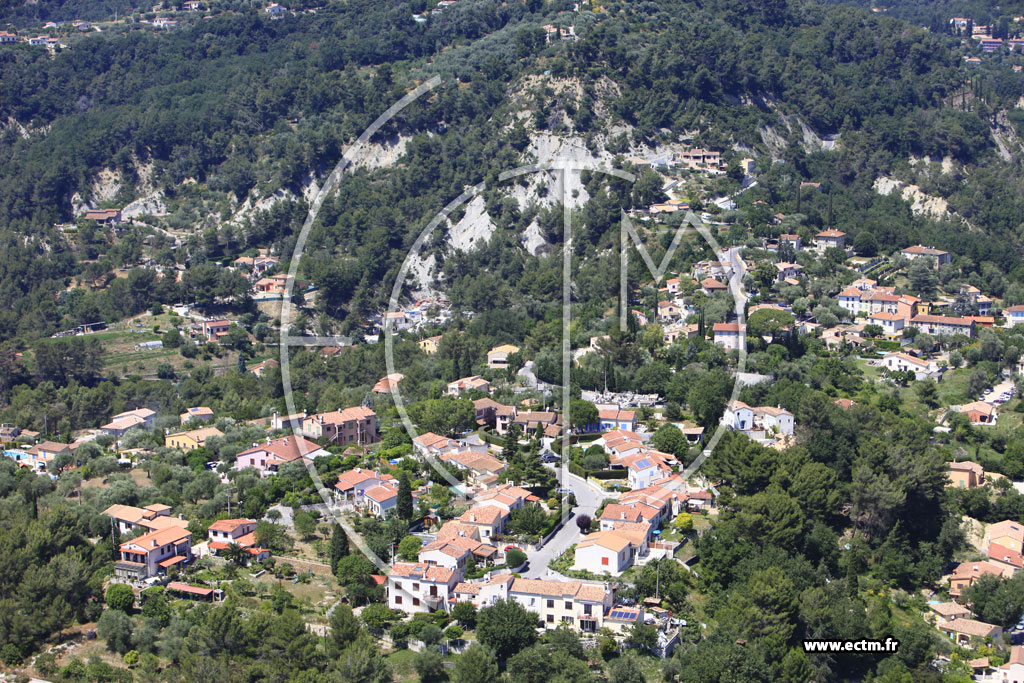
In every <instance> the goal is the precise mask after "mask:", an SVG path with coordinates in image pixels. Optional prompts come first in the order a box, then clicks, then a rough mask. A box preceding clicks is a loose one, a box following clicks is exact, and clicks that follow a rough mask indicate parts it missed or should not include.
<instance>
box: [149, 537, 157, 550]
mask: <svg viewBox="0 0 1024 683" xmlns="http://www.w3.org/2000/svg"><path fill="white" fill-rule="evenodd" d="M150 543H152V544H153V547H154V548H155V547H156V539H155V538H154V539H151V540H150Z"/></svg>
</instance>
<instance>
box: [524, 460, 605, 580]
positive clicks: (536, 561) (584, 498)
mask: <svg viewBox="0 0 1024 683" xmlns="http://www.w3.org/2000/svg"><path fill="white" fill-rule="evenodd" d="M559 471H561V472H562V475H561V477H560V479H561V483H562V487H564V488H567V489H572V491H573V493H574V494H575V495H576V507H575V508H573V512H574V513H575V514H574V515H573V516H572V517H571V518H569V519H568V520H567V521H566V523H565V526H563V527H562V528H561V529H559V530H558V533H556V534H555V536H554V538H552V539H551V540H550V541H548V542H547V543H545V544H544V547H543V548H541V549H540V550H538V551H537V552H533V553H527V556H528V557H529V558H530V567H529V569H527V570H526V571H525V572H523V576H524V577H527V578H531V579H540V578H545V577H547V576H548V575H549V574H552V572H551V570H550V569H548V562H550V561H551V560H553V559H554V558H556V557H558V556H559V555H561V554H562V553H564V552H565V551H566V550H567V549H568V548H569V546H571V545H573V544H574V543H577V542H579V540H580V530H579V528H578V527H577V526H576V518H577V517H579V516H580V515H588V516H589V517H591V518H592V517H593V516H594V513H595V512H597V508H598V507H600V505H601V500H603V496H602V495H601V494H600V493H598V492H597V491H596V490H594V488H593V487H591V486H590V485H589V484H587V483H586V482H585V481H584V480H583V479H580V478H579V477H577V476H576V475H575V474H572V473H570V472H569V471H568V470H564V471H563V470H561V468H559ZM552 575H553V574H552ZM553 576H554V575H553Z"/></svg>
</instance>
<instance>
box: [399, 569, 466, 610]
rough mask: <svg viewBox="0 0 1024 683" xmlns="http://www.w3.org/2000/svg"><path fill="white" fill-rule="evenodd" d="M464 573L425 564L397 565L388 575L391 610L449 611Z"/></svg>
mask: <svg viewBox="0 0 1024 683" xmlns="http://www.w3.org/2000/svg"><path fill="white" fill-rule="evenodd" d="M461 580H462V572H461V571H460V570H458V569H452V568H450V567H439V566H432V565H428V564H424V563H421V562H415V563H413V562H397V563H395V566H394V567H392V568H391V572H390V573H389V574H388V581H387V592H388V607H390V608H391V609H399V610H402V611H403V612H406V613H410V614H411V613H414V612H433V611H436V610H439V609H445V607H446V606H447V604H448V598H449V596H450V595H451V594H452V592H453V589H454V588H455V585H456V584H457V583H458V582H459V581H461Z"/></svg>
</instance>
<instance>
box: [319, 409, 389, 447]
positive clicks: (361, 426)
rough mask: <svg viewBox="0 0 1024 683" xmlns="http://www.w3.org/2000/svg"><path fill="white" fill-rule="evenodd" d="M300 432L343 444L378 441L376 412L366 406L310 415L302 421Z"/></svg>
mask: <svg viewBox="0 0 1024 683" xmlns="http://www.w3.org/2000/svg"><path fill="white" fill-rule="evenodd" d="M302 433H303V434H305V435H306V436H308V437H310V438H311V439H329V440H331V441H337V442H338V443H340V444H343V445H345V444H370V443H376V442H377V441H380V437H379V436H378V434H377V413H375V412H373V411H372V410H370V409H369V408H367V407H366V406H356V407H354V408H345V410H332V411H331V412H329V413H317V414H316V415H310V416H309V417H307V418H306V419H305V420H303V421H302Z"/></svg>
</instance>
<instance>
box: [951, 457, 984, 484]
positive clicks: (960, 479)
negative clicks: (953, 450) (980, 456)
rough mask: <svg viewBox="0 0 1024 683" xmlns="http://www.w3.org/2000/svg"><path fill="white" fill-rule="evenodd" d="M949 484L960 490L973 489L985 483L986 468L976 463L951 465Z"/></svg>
mask: <svg viewBox="0 0 1024 683" xmlns="http://www.w3.org/2000/svg"><path fill="white" fill-rule="evenodd" d="M949 482H950V483H949V484H947V486H953V487H956V488H959V489H972V488H974V487H975V486H981V485H982V484H984V483H985V468H984V467H982V466H981V465H979V464H978V463H976V462H970V461H965V462H951V463H949Z"/></svg>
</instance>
